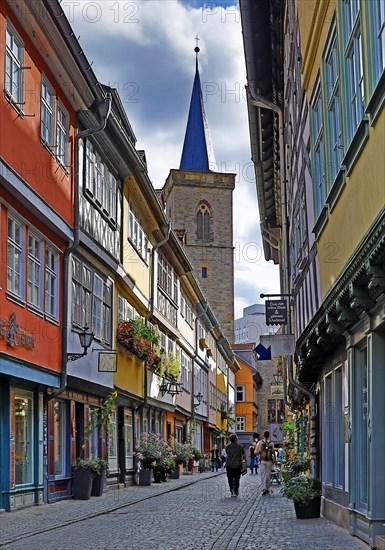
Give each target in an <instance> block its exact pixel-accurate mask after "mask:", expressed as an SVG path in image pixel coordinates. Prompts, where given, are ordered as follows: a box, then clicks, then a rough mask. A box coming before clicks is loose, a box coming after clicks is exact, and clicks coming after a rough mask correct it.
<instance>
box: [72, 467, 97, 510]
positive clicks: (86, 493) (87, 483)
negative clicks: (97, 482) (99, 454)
mask: <svg viewBox="0 0 385 550" xmlns="http://www.w3.org/2000/svg"><path fill="white" fill-rule="evenodd" d="M72 467H73V490H74V491H73V497H74V498H75V499H76V500H89V499H90V497H91V492H92V484H93V479H94V477H95V476H96V475H98V474H99V473H100V467H101V466H100V463H99V461H98V460H97V459H95V458H77V459H76V461H75V462H74V464H73V465H72Z"/></svg>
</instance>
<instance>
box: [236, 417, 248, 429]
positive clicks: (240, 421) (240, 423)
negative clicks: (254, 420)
mask: <svg viewBox="0 0 385 550" xmlns="http://www.w3.org/2000/svg"><path fill="white" fill-rule="evenodd" d="M235 424H236V426H237V432H244V431H246V418H245V417H244V416H237V417H236V418H235Z"/></svg>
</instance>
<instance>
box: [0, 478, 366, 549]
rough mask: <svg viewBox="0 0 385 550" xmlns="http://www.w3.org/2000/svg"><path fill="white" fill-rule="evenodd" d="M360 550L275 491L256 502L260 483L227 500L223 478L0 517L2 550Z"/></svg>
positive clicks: (249, 483)
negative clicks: (304, 516) (302, 513)
mask: <svg viewBox="0 0 385 550" xmlns="http://www.w3.org/2000/svg"><path fill="white" fill-rule="evenodd" d="M150 546H151V547H152V548H154V549H155V550H180V549H181V548H183V550H211V549H215V550H235V549H237V550H256V549H261V550H262V549H267V548H268V549H269V550H275V549H276V550H278V549H279V550H289V549H290V550H310V549H311V550H313V549H316V550H333V549H337V548H338V549H339V550H345V549H346V550H348V549H349V550H358V549H368V548H369V547H368V546H367V545H366V544H365V543H364V542H362V541H360V540H359V539H357V538H355V537H352V536H350V535H349V534H348V532H347V531H345V530H343V529H341V528H339V527H337V526H335V525H334V524H333V523H331V522H329V521H327V520H325V519H322V518H321V519H313V520H297V519H296V518H295V513H294V507H293V504H292V503H291V502H289V501H287V500H286V499H284V498H283V497H282V496H281V495H280V492H279V487H275V486H274V487H273V493H272V495H270V496H268V497H262V496H261V491H260V489H259V476H255V475H250V474H247V475H246V476H244V477H243V478H242V480H241V494H240V497H239V498H231V497H230V494H229V491H228V488H227V479H226V476H225V474H211V473H205V474H194V475H192V476H183V477H182V478H181V479H180V480H170V481H168V482H167V483H162V484H159V485H158V484H153V485H152V486H151V487H129V488H127V489H123V490H119V491H117V490H116V491H114V490H109V491H108V492H107V493H105V494H104V495H103V496H102V497H100V498H95V497H94V498H91V500H89V501H74V500H67V501H62V502H58V503H56V504H52V505H45V506H41V507H36V508H32V509H31V508H30V509H26V510H22V511H19V512H16V513H9V514H2V515H0V547H1V548H7V549H8V548H9V549H11V550H17V549H19V550H21V549H23V550H24V549H28V550H40V549H43V548H49V549H50V550H67V549H74V548H78V549H81V550H99V549H109V550H112V549H114V550H126V549H127V550H141V549H142V548H147V547H150Z"/></svg>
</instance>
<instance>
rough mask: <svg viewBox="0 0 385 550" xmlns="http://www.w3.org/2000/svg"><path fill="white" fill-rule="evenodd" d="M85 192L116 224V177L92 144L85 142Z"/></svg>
mask: <svg viewBox="0 0 385 550" xmlns="http://www.w3.org/2000/svg"><path fill="white" fill-rule="evenodd" d="M85 156H86V159H85V160H86V167H85V193H86V194H87V196H88V197H91V198H92V200H93V201H94V202H95V205H96V206H97V207H98V209H99V210H100V211H101V212H102V213H103V215H104V217H106V218H108V220H109V221H110V222H112V223H113V224H114V225H116V224H117V222H118V220H117V190H118V184H117V181H116V178H115V177H114V176H113V174H112V173H111V171H110V170H109V168H108V166H107V165H106V163H105V162H104V161H103V159H102V157H101V155H100V154H99V153H98V151H97V150H96V149H95V147H94V146H93V144H92V143H91V142H90V141H89V140H87V142H86V151H85Z"/></svg>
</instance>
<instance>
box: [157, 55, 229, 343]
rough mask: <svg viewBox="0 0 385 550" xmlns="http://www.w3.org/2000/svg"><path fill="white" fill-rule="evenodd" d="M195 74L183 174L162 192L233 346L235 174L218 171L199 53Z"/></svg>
mask: <svg viewBox="0 0 385 550" xmlns="http://www.w3.org/2000/svg"><path fill="white" fill-rule="evenodd" d="M195 53H196V70H195V78H194V84H193V90H192V95H191V102H190V111H189V115H188V121H187V128H186V134H185V139H184V144H183V151H182V158H181V162H180V166H179V170H175V169H173V170H171V171H170V174H169V176H168V178H167V180H166V183H165V185H164V187H163V190H162V197H163V201H164V203H165V204H166V211H167V215H168V216H169V218H170V220H171V222H172V228H173V230H174V231H175V233H176V234H177V235H178V237H179V239H180V240H181V242H182V243H183V246H184V250H185V252H186V254H187V255H188V257H189V259H190V261H191V263H192V264H193V266H194V271H195V274H196V276H197V278H198V280H199V281H200V284H201V287H202V290H203V291H204V293H205V295H206V297H207V299H208V301H209V304H210V307H211V308H212V310H213V312H214V314H215V316H216V318H217V319H218V321H219V323H220V326H221V329H222V331H223V333H224V334H225V335H226V337H227V338H228V340H229V342H230V343H232V342H233V341H234V337H233V336H234V246H233V190H234V187H235V174H231V173H219V172H216V171H215V168H216V165H215V159H214V152H213V148H212V145H211V140H210V136H209V131H208V125H207V119H206V114H205V109H204V103H203V97H202V89H201V82H200V76H199V68H198V53H199V48H198V47H196V48H195Z"/></svg>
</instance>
